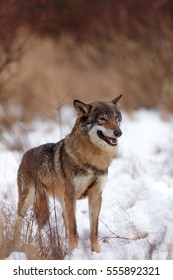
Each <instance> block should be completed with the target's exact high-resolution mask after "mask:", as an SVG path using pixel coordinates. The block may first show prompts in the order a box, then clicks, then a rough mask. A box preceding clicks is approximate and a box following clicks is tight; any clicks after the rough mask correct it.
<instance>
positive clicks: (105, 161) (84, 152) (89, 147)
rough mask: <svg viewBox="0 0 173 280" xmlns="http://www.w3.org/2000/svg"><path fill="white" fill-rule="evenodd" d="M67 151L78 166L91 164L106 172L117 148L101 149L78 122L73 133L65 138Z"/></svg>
mask: <svg viewBox="0 0 173 280" xmlns="http://www.w3.org/2000/svg"><path fill="white" fill-rule="evenodd" d="M65 146H66V151H67V153H68V154H69V156H70V157H71V158H73V160H74V161H75V162H76V163H78V164H81V165H82V164H89V165H92V166H94V167H95V168H98V169H101V170H106V169H107V168H108V166H109V165H110V163H111V160H112V158H113V157H114V155H115V148H113V147H111V146H110V148H108V149H101V148H99V147H98V146H96V145H95V144H94V143H92V142H91V140H90V138H89V136H88V134H87V132H86V131H85V130H84V128H83V127H82V125H81V123H79V122H76V124H75V126H74V128H73V130H72V133H70V134H69V135H68V136H67V137H66V138H65Z"/></svg>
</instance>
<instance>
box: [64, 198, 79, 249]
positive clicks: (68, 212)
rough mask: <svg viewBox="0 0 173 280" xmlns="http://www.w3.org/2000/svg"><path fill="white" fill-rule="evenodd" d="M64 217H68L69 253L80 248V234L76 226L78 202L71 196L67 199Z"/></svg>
mask: <svg viewBox="0 0 173 280" xmlns="http://www.w3.org/2000/svg"><path fill="white" fill-rule="evenodd" d="M64 215H65V217H66V227H67V229H66V230H67V236H68V240H69V251H70V252H71V251H73V250H74V249H76V248H78V233H77V225H76V200H75V199H74V198H73V196H71V195H66V197H65V208H64Z"/></svg>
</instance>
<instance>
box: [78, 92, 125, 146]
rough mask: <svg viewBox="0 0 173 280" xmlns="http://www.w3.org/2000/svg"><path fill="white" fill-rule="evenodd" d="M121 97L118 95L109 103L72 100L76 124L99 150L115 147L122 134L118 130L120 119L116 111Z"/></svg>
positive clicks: (119, 114)
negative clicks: (88, 102)
mask: <svg viewBox="0 0 173 280" xmlns="http://www.w3.org/2000/svg"><path fill="white" fill-rule="evenodd" d="M121 97H122V95H119V96H118V97H116V98H115V99H113V100H112V101H110V102H105V101H96V102H93V103H90V104H85V103H83V102H81V101H79V100H74V107H75V109H76V111H77V113H78V123H80V124H81V126H82V129H83V130H84V131H85V133H87V135H88V136H89V137H90V139H91V141H92V142H93V143H94V144H95V145H97V146H98V147H100V148H106V147H110V146H116V145H117V142H118V138H119V137H120V136H121V134H122V132H121V129H120V123H121V119H122V117H121V112H120V111H119V109H118V101H119V100H120V98H121Z"/></svg>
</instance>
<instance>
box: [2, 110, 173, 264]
mask: <svg viewBox="0 0 173 280" xmlns="http://www.w3.org/2000/svg"><path fill="white" fill-rule="evenodd" d="M61 115H62V123H63V126H62V127H59V126H58V124H57V123H56V122H55V121H52V122H43V121H41V120H35V122H34V123H33V124H29V125H28V126H29V127H28V128H27V127H25V130H26V131H28V132H27V135H26V133H25V143H26V149H28V148H30V147H34V146H38V145H40V144H42V143H46V142H56V141H58V140H59V139H60V138H61V137H62V136H64V135H66V134H67V133H68V132H69V131H70V130H71V128H72V125H73V124H74V121H75V113H74V110H73V109H71V108H67V107H65V108H63V109H62V114H61ZM21 125H22V124H16V127H15V128H14V131H15V132H16V135H19V136H18V137H20V138H22V137H24V136H22V134H21V135H20V133H21ZM122 131H123V135H122V137H121V139H120V140H119V146H118V157H117V158H115V159H114V160H113V162H112V164H111V166H110V169H109V179H108V182H107V185H106V187H105V190H104V193H103V204H102V209H101V214H100V222H99V237H100V243H101V247H102V252H101V253H99V254H97V253H91V251H90V243H89V218H88V205H87V200H81V201H78V204H77V224H78V231H79V236H80V239H79V249H78V250H75V251H74V252H73V253H72V254H71V255H69V256H66V259H82V260H84V259H120V260H121V259H157V260H159V259H173V210H172V209H173V116H171V115H170V116H169V117H168V118H167V120H164V119H163V118H162V117H161V115H160V114H159V112H157V111H149V110H144V109H143V110H142V109H141V110H138V111H136V112H134V113H133V114H130V115H127V114H126V113H123V121H122ZM4 138H5V139H6V140H7V139H8V142H10V141H12V138H13V136H12V135H10V136H9V135H8V134H6V135H4ZM20 140H21V139H20ZM21 157H22V154H21V153H17V152H11V151H9V150H7V148H5V146H4V145H3V144H2V143H1V144H0V195H1V201H7V202H8V204H11V205H14V204H16V202H17V186H16V172H17V168H18V165H19V162H20V160H21ZM12 256H15V257H12V258H17V257H16V256H18V257H19V258H23V257H21V256H23V254H19V253H18V255H16V254H15V253H13V255H12ZM25 257H26V256H25ZM25 257H24V258H25Z"/></svg>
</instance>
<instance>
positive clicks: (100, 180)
mask: <svg viewBox="0 0 173 280" xmlns="http://www.w3.org/2000/svg"><path fill="white" fill-rule="evenodd" d="M106 180H107V174H106V175H100V176H96V175H95V174H94V173H93V172H89V173H88V174H87V175H78V176H76V177H74V179H73V184H74V188H75V194H76V197H77V198H78V197H80V196H81V195H82V194H83V193H85V192H86V191H87V189H89V188H91V187H93V186H94V185H96V184H97V185H98V188H99V189H100V191H102V190H103V188H104V186H105V183H106Z"/></svg>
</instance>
